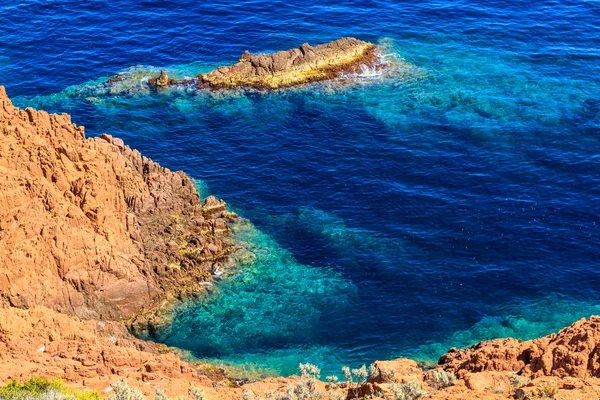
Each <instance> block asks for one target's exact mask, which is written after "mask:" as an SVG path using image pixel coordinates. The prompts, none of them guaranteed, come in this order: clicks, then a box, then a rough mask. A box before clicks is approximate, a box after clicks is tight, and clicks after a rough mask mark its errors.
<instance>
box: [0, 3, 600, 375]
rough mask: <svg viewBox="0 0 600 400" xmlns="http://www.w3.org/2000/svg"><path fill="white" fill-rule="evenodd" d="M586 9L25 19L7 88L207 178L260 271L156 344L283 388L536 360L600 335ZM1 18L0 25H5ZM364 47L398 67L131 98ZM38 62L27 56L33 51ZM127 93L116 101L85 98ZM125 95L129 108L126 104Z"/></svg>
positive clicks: (11, 23) (592, 62) (98, 14)
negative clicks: (172, 80) (297, 377)
mask: <svg viewBox="0 0 600 400" xmlns="http://www.w3.org/2000/svg"><path fill="white" fill-rule="evenodd" d="M599 10H600V3H599V2H597V1H578V2H575V1H564V2H560V3H558V2H550V1H543V2H538V3H536V4H535V5H532V4H531V3H530V2H525V1H503V2H466V1H458V2H456V1H454V2H434V1H424V2H420V3H419V4H418V5H415V4H412V3H411V2H390V1H371V2H366V1H365V2H341V3H340V2H332V1H324V2H320V4H319V5H315V4H311V3H309V2H294V4H287V3H283V2H276V3H273V2H266V1H261V0H256V1H246V2H239V3H236V4H234V5H231V4H224V3H223V4H222V3H215V2H191V1H185V0H184V1H177V2H170V1H144V2H141V3H139V4H138V5H135V6H132V5H131V4H129V3H127V2H123V1H114V2H110V3H103V2H97V1H90V2H86V3H85V4H81V3H80V2H74V1H64V0H63V1H56V2H52V3H47V2H41V1H33V0H32V1H24V2H18V3H14V2H13V3H12V4H8V5H2V6H0V67H1V68H2V71H3V75H2V77H1V80H0V84H4V85H6V87H7V90H8V92H9V95H10V96H12V97H13V99H14V102H15V104H17V105H19V106H35V107H39V108H44V109H48V110H50V111H66V112H69V113H71V114H72V115H73V120H74V121H76V122H77V123H80V124H83V125H85V126H86V128H87V134H88V135H99V134H101V133H103V132H109V133H111V134H113V135H115V136H119V137H122V138H123V139H125V141H126V142H127V143H128V144H129V145H131V146H132V147H135V148H138V149H139V150H140V151H141V152H142V153H144V154H145V155H147V156H149V157H151V158H153V159H154V160H156V161H158V162H160V163H161V164H163V165H165V166H167V167H169V168H172V169H183V170H185V171H186V172H188V173H189V174H190V175H192V176H193V177H195V178H197V179H199V180H201V182H202V184H203V185H204V190H205V191H207V192H208V193H211V194H215V195H217V196H219V197H222V198H223V199H225V200H226V201H227V202H228V203H229V204H230V206H231V207H232V208H233V209H234V210H236V211H237V212H239V213H240V214H242V215H243V216H244V217H246V218H249V219H250V220H251V221H252V222H253V223H254V224H255V228H247V229H245V230H242V231H240V232H238V233H237V238H238V239H239V240H240V241H244V242H246V243H248V245H247V246H248V247H249V248H250V249H251V250H252V251H254V252H255V253H256V255H257V259H256V262H255V263H254V264H252V265H250V266H246V267H245V269H243V270H242V271H243V272H242V273H240V274H239V275H237V276H235V277H234V278H232V279H231V280H229V281H227V282H225V283H223V284H222V285H221V286H220V287H218V288H215V293H214V295H213V296H212V297H210V298H208V299H205V300H203V301H201V302H199V303H198V304H190V305H188V306H187V307H185V308H184V309H182V310H181V311H180V313H179V314H178V316H177V318H176V320H175V324H174V328H176V329H173V330H172V331H171V333H165V335H164V336H162V337H161V338H160V339H162V340H164V341H166V342H167V343H169V344H173V345H177V346H180V347H182V348H186V349H189V350H192V351H193V352H194V353H195V355H196V356H197V357H199V358H209V359H211V360H218V361H221V362H228V363H234V364H236V365H247V366H248V368H255V367H256V366H259V367H264V368H266V369H267V370H268V371H271V372H273V373H284V374H289V373H293V372H296V367H297V364H298V362H313V363H316V364H320V365H321V366H322V367H323V369H324V370H325V371H324V373H331V372H338V371H339V369H340V368H341V366H342V365H344V364H350V365H352V366H354V367H357V366H359V365H360V364H362V363H368V362H371V361H373V360H375V359H383V358H392V357H398V356H410V357H414V358H421V359H428V360H433V359H435V358H437V357H438V356H439V355H441V354H442V353H444V352H445V351H446V350H447V349H448V348H450V347H453V346H465V345H468V344H471V343H473V342H475V341H478V340H482V339H489V338H494V337H501V336H516V337H520V338H525V339H527V338H532V337H537V336H540V335H544V334H547V333H549V332H552V331H555V330H557V329H559V328H561V327H563V326H564V325H566V324H569V323H571V322H573V321H574V320H576V319H579V318H581V317H584V316H589V315H590V314H592V313H599V312H600V310H599V309H598V308H599V304H600V302H599V297H600V294H599V293H598V289H597V288H598V287H600V286H599V283H600V279H599V277H598V272H597V271H598V267H599V261H598V259H599V258H598V256H599V255H600V245H599V244H598V243H599V241H598V223H599V222H598V217H597V214H598V212H597V210H598V209H599V208H600V207H599V206H600V189H599V183H600V175H599V170H600V159H599V156H598V154H600V143H599V140H598V139H599V136H598V134H599V132H600V115H599V113H600V95H599V93H600V78H599V76H600V75H599V72H600V51H599V50H598V49H599V48H600V30H599V29H598V26H597V21H598V17H600V11H599ZM8 18H10V19H9V20H8ZM349 35H352V36H355V37H358V38H360V39H363V40H370V41H375V42H379V43H381V44H382V45H384V47H385V49H386V55H387V57H392V58H393V59H395V60H396V64H397V66H398V68H397V69H395V70H394V71H393V72H392V73H388V74H384V75H382V76H372V74H370V73H366V74H364V75H363V76H359V77H353V78H352V79H349V80H347V81H344V82H333V83H322V84H314V85H309V86H307V87H304V88H298V89H293V90H289V91H282V92H274V93H258V92H246V91H226V92H214V93H209V92H206V91H197V90H194V89H191V88H179V89H174V90H164V91H159V92H156V91H151V92H147V91H143V90H138V88H139V87H140V86H139V83H140V80H143V79H144V78H147V77H148V76H150V75H151V74H154V73H156V72H157V71H158V70H159V69H160V68H162V67H164V68H166V70H167V71H168V72H170V74H171V75H174V76H178V77H184V76H193V75H195V74H197V73H199V72H206V71H208V70H210V69H212V68H214V67H215V66H216V65H219V64H220V63H230V62H233V61H235V60H236V59H237V57H239V55H240V54H241V53H242V52H243V51H244V50H246V49H249V50H250V51H252V52H254V53H256V52H260V51H275V50H279V49H287V48H291V47H294V46H297V45H298V44H300V43H302V42H310V43H321V42H325V41H329V40H333V39H336V38H338V37H340V36H349ZM32 49H34V50H32ZM119 72H125V73H127V74H129V75H130V76H132V79H131V80H128V81H127V82H125V83H124V85H123V88H122V89H123V90H119V91H113V92H110V91H107V90H105V88H103V87H102V86H98V84H99V83H100V82H102V81H103V80H104V79H106V78H108V77H110V76H113V75H115V74H116V73H119ZM130 89H131V92H132V93H128V91H129V90H130Z"/></svg>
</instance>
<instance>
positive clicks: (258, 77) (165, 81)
mask: <svg viewBox="0 0 600 400" xmlns="http://www.w3.org/2000/svg"><path fill="white" fill-rule="evenodd" d="M376 50H377V46H375V45H374V44H372V43H367V42H363V41H361V40H358V39H354V38H342V39H338V40H336V41H333V42H329V43H325V44H321V45H318V46H314V47H313V46H311V45H309V44H308V43H304V44H303V45H301V46H300V47H299V48H297V49H291V50H286V51H278V52H276V53H273V54H257V55H254V54H251V53H249V52H248V51H246V52H245V53H244V54H242V56H241V57H240V59H239V61H238V62H237V63H235V64H233V65H229V66H223V67H219V68H217V69H215V70H214V71H211V72H209V73H207V74H205V75H203V74H200V75H198V76H197V77H196V82H197V85H198V86H199V87H210V88H237V87H252V88H259V89H265V88H266V89H277V88H285V87H290V86H296V85H301V84H304V83H309V82H314V81H322V80H327V79H333V78H337V77H339V76H340V75H341V74H344V73H357V72H361V71H362V66H367V67H374V66H376V65H378V63H377V62H378V57H377V55H376ZM111 79H115V78H111ZM190 82H191V81H175V80H173V79H169V77H168V76H167V74H165V72H164V71H161V73H160V75H159V76H158V77H154V78H151V79H150V80H149V81H148V83H149V84H150V85H153V86H158V87H164V86H168V85H175V84H185V83H190Z"/></svg>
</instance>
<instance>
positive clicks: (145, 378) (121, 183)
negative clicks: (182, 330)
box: [0, 87, 600, 399]
mask: <svg viewBox="0 0 600 400" xmlns="http://www.w3.org/2000/svg"><path fill="white" fill-rule="evenodd" d="M0 124H2V136H1V142H0V144H2V145H3V148H4V149H6V150H7V151H6V152H3V156H4V157H7V159H6V160H3V162H2V163H0V167H1V168H2V171H3V173H4V175H5V177H6V181H5V182H3V186H0V189H2V192H3V194H4V195H5V197H3V201H4V203H3V204H4V205H5V206H6V207H5V208H4V209H5V210H8V211H11V210H15V211H18V212H14V211H13V213H7V214H5V215H2V217H3V219H2V230H1V231H0V233H1V234H2V235H3V236H2V237H3V239H4V238H12V239H13V240H12V241H9V240H4V241H3V242H2V243H3V246H7V247H4V248H3V249H2V254H3V256H4V257H5V259H4V263H3V264H2V273H3V275H2V276H3V281H1V282H0V294H1V297H0V299H1V300H0V305H1V307H0V312H1V313H2V318H0V350H2V351H1V352H0V381H3V382H6V381H8V380H10V379H18V380H26V379H29V378H31V377H34V376H44V377H59V378H61V379H64V380H65V381H67V382H68V384H69V385H73V386H74V387H88V388H93V389H96V390H99V391H101V392H103V393H108V392H106V391H105V390H106V389H107V388H108V385H110V383H111V382H112V381H114V380H118V379H122V378H127V379H128V380H129V383H130V384H132V385H137V386H139V387H140V388H141V389H142V390H143V391H144V392H145V393H146V394H147V395H151V394H152V393H153V391H154V386H156V385H157V384H159V385H161V387H163V389H164V390H165V391H167V392H168V394H169V395H178V394H183V393H187V389H188V386H189V384H190V382H194V383H196V384H198V385H200V386H201V387H202V388H203V390H205V391H206V393H207V394H208V396H209V397H208V398H214V399H219V398H240V399H241V398H242V397H243V396H244V394H243V393H244V391H247V390H252V391H253V392H256V393H257V395H260V396H262V395H264V393H265V392H266V391H267V390H271V389H272V388H275V389H277V390H285V387H287V385H288V384H297V383H298V382H300V381H301V379H302V378H298V377H290V378H271V379H267V380H264V381H260V382H254V383H247V384H244V385H240V383H246V382H236V381H235V380H234V379H231V378H227V377H226V376H225V374H224V371H221V370H218V369H217V370H214V369H211V368H210V367H202V366H198V365H194V364H190V363H186V362H185V361H182V360H181V358H180V357H179V356H177V354H176V352H177V351H176V350H173V349H170V348H168V347H167V346H164V345H160V344H156V343H153V342H150V341H143V340H140V339H136V338H134V337H133V336H132V335H131V333H129V331H128V329H127V328H126V327H128V328H129V329H130V330H133V331H135V332H138V334H139V332H144V329H148V330H151V329H155V328H157V327H160V326H163V324H165V323H168V320H164V319H163V317H164V315H165V314H164V312H165V310H169V307H172V306H173V304H176V303H177V302H178V301H182V300H185V299H188V298H193V297H194V296H200V295H202V294H203V293H204V292H205V288H204V286H203V285H199V283H201V282H206V281H209V282H210V281H211V279H214V278H213V274H214V272H215V270H216V269H217V268H218V267H219V265H221V266H222V264H223V263H225V262H227V261H226V259H227V258H228V257H230V256H231V255H232V254H233V253H234V251H235V247H234V246H233V245H232V244H231V243H227V240H226V239H225V238H226V237H227V232H228V229H229V228H228V225H227V224H228V223H236V221H237V220H238V219H237V216H235V215H232V214H230V213H228V212H227V210H226V205H225V203H224V202H222V201H219V200H217V199H215V198H213V197H208V198H207V199H205V201H204V202H200V198H199V195H198V193H197V191H196V188H195V186H194V184H193V183H192V182H191V179H190V178H189V177H187V175H185V174H184V173H182V172H171V171H170V170H168V169H165V168H162V167H160V166H159V165H158V164H156V163H154V162H152V161H151V160H149V159H147V158H145V157H143V156H141V155H140V154H139V152H136V151H135V150H132V149H130V148H129V147H127V146H126V145H125V144H124V143H123V142H122V141H120V140H119V139H116V138H113V137H111V136H109V135H103V136H102V137H100V138H93V139H85V134H84V129H83V128H82V127H78V126H76V125H73V124H72V123H71V121H70V117H69V116H67V115H66V114H63V115H60V116H59V115H56V114H52V115H49V114H47V113H45V112H43V111H35V110H33V109H27V110H19V109H16V108H14V107H13V106H12V104H11V102H10V100H9V99H8V97H7V95H6V92H5V90H4V88H3V87H0ZM40 154H41V155H40ZM35 156H37V157H39V159H35V158H34V160H33V161H31V160H32V158H31V157H35ZM38 165H42V166H43V167H37V166H38ZM19 183H22V185H20V184H19ZM21 190H30V192H28V193H27V195H24V194H23V193H21V192H19V191H21ZM15 193H16V194H15ZM21 202H25V205H26V206H27V208H26V209H28V210H30V211H29V212H31V214H30V215H28V214H27V213H23V212H22V211H21V210H23V209H24V208H23V206H22V203H21ZM14 216H16V221H17V222H18V223H10V221H11V220H15V218H14ZM45 219H46V220H45ZM48 221H51V222H52V223H48ZM44 222H46V225H48V226H50V228H48V229H46V228H43V229H37V228H36V227H37V226H38V224H42V223H44ZM86 227H89V229H85V228H86ZM157 232H160V234H159V233H157ZM71 235H74V236H71ZM163 235H164V236H163ZM21 238H22V239H23V241H18V240H16V239H21ZM90 238H91V240H90ZM174 238H179V239H180V242H173V239H174ZM88 240H90V241H89V242H88ZM77 241H79V242H83V243H86V244H87V246H89V247H90V248H91V249H92V250H93V251H92V253H90V252H89V251H88V250H86V249H88V247H85V248H84V249H83V250H82V251H81V252H79V253H71V252H70V251H72V248H70V247H69V246H70V244H71V243H76V242H77ZM172 242H173V243H172ZM65 243H66V244H67V245H66V246H65V245H64V244H65ZM60 244H62V246H61V245H60ZM23 245H26V246H29V247H28V248H23V247H21V246H23ZM11 246H13V247H11ZM24 249H25V251H23V250H24ZM165 249H166V250H165ZM90 254H92V257H91V259H90V261H85V260H86V258H85V257H89V255H90ZM115 254H116V256H115ZM157 254H161V255H163V254H167V255H168V256H167V258H164V257H159V256H158V255H157ZM31 255H34V256H35V257H34V259H33V260H28V259H29V258H31V257H30V256H31ZM39 257H47V258H39ZM113 259H116V260H117V262H118V264H117V265H115V264H113V263H112V262H108V263H103V262H102V261H103V260H113ZM32 262H33V264H32ZM177 263H179V267H178V268H177V267H176V265H177ZM17 264H18V265H17ZM33 265H39V266H42V269H41V270H40V269H38V270H37V271H38V272H37V273H33V271H36V268H35V267H33ZM169 266H172V267H169ZM182 269H183V270H185V272H186V273H185V274H180V273H179V271H181V270H182ZM27 271H29V273H27ZM24 273H25V275H23V274H24ZM14 274H21V275H22V276H21V275H14ZM94 276H96V277H101V279H98V278H95V279H91V278H90V277H94ZM4 277H7V278H4ZM82 277H85V279H84V278H82ZM86 279H88V280H86ZM46 281H48V282H51V285H46V284H45V283H46ZM57 288H59V290H55V289H57ZM140 288H141V289H140ZM51 290H55V291H54V292H52V291H51ZM115 292H116V293H117V294H118V295H113V293H115ZM141 293H143V294H141ZM140 296H141V299H140ZM140 300H141V301H140ZM599 321H600V320H598V319H597V318H592V319H590V320H589V321H579V322H577V323H576V324H574V325H573V326H572V327H571V328H566V329H564V330H563V331H561V333H560V334H559V335H550V336H548V337H545V338H541V339H539V340H535V341H529V342H522V341H518V340H514V339H505V340H495V341H491V342H485V343H482V344H478V345H475V346H472V347H470V348H468V349H465V350H462V351H457V350H451V351H450V352H449V353H448V354H447V355H445V356H443V357H442V358H441V359H440V363H439V365H438V367H436V369H437V370H440V369H443V370H445V371H447V372H448V373H452V374H454V375H456V377H457V379H458V380H457V382H456V383H455V384H453V385H451V386H448V387H446V388H441V389H440V388H437V389H435V388H434V387H433V386H432V385H429V384H428V383H427V381H428V380H431V379H432V378H431V376H432V372H430V371H423V370H422V369H420V368H419V367H418V365H417V364H416V363H415V362H414V361H410V360H406V359H400V360H396V361H390V362H388V363H389V364H385V362H382V363H379V364H377V365H376V367H375V368H376V369H378V370H379V371H380V372H379V376H382V375H385V373H383V372H382V368H383V369H385V368H391V369H393V370H394V371H396V372H395V374H397V375H395V376H396V377H394V378H393V379H387V378H386V379H383V381H381V382H378V381H377V380H375V379H373V380H372V381H370V382H367V381H365V382H364V383H363V384H361V385H360V391H361V392H360V393H362V394H369V395H375V394H376V393H379V392H381V393H387V392H389V391H390V390H391V386H389V385H391V384H392V382H389V381H390V380H391V381H394V383H396V384H404V383H406V382H408V381H411V380H414V381H417V382H420V383H422V384H423V385H424V387H425V388H427V389H428V390H430V391H431V392H430V398H461V396H463V397H462V398H465V397H464V396H465V395H466V396H471V395H474V394H475V393H478V394H481V395H484V396H488V397H489V398H506V396H508V395H510V396H513V395H514V394H513V393H512V392H515V394H516V390H518V389H519V390H522V392H523V393H525V394H527V393H529V392H532V393H533V392H534V391H537V390H538V386H539V385H540V384H541V383H540V382H542V383H543V382H552V384H553V385H555V386H556V391H557V393H559V391H560V390H563V392H562V393H567V395H568V396H571V395H572V396H582V393H583V394H584V395H589V394H590V393H591V392H589V391H588V390H593V391H597V390H598V387H600V385H598V383H597V382H596V380H595V378H591V377H597V376H598V374H599V373H600V369H599V368H597V365H596V363H597V361H598V356H597V354H596V348H597V347H596V346H597V345H596V343H597V342H598V338H599V337H600V333H599V331H600V322H599ZM561 335H562V336H561ZM573 354H576V356H573ZM17 364H18V365H19V367H18V368H15V365H17ZM517 372H518V373H519V374H521V375H524V376H528V377H531V378H532V381H531V382H529V383H527V385H524V386H523V387H518V388H516V387H513V386H515V385H513V384H512V383H511V380H510V379H511V376H514V375H515V373H517ZM478 374H479V375H478ZM540 380H541V381H540ZM477 382H479V383H477ZM481 382H483V383H481ZM490 382H491V383H490ZM369 385H370V386H369ZM386 385H388V386H386ZM490 385H491V386H490ZM496 386H497V387H496ZM318 387H319V390H322V391H323V392H324V393H326V392H327V391H328V390H327V389H326V388H325V386H324V383H319V384H318ZM499 387H503V388H504V392H502V393H497V391H498V388H499ZM527 388H529V389H527ZM356 389H358V386H356V387H352V385H350V384H347V386H345V387H344V386H340V387H339V388H338V389H335V390H336V392H335V393H338V394H339V393H350V392H353V391H354V390H356ZM434 389H435V390H434ZM490 389H491V390H490ZM513 389H514V390H513ZM511 391H512V392H511ZM594 393H596V392H594ZM349 395H350V394H349ZM501 396H505V397H501ZM467 398H468V397H467ZM556 398H571V397H556ZM573 398H575V397H573Z"/></svg>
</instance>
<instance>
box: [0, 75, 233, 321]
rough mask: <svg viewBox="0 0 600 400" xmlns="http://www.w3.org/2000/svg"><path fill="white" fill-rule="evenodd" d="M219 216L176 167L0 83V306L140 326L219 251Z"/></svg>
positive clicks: (210, 266)
mask: <svg viewBox="0 0 600 400" xmlns="http://www.w3.org/2000/svg"><path fill="white" fill-rule="evenodd" d="M228 217H230V215H229V214H227V213H226V206H225V203H223V202H219V201H217V200H216V199H214V198H208V199H206V201H205V203H204V204H202V203H201V202H200V198H199V196H198V193H197V191H196V189H195V187H194V183H193V181H192V180H191V179H190V178H189V177H188V176H187V175H185V174H184V173H183V172H172V171H170V170H168V169H166V168H163V167H161V166H160V165H158V164H156V163H154V162H153V161H152V160H150V159H148V158H146V157H143V156H142V155H141V154H140V153H139V152H138V151H137V150H132V149H130V148H129V147H128V146H125V145H124V143H123V142H122V141H121V140H120V139H116V138H112V137H111V136H109V135H103V136H102V137H101V138H92V139H86V138H85V136H84V129H83V127H78V126H76V125H74V124H72V123H71V119H70V117H69V116H68V115H66V114H62V115H56V114H52V115H49V114H48V113H46V112H44V111H36V110H33V109H31V108H28V109H26V110H19V109H17V108H15V107H13V105H12V103H11V102H10V100H9V99H8V97H7V96H6V92H5V90H4V88H3V87H0V304H1V305H3V306H12V307H18V308H23V309H26V308H31V307H36V306H44V307H48V308H51V309H54V310H56V311H59V312H62V313H65V314H68V315H74V316H77V317H80V318H84V319H91V318H95V319H108V320H131V321H133V322H135V324H137V325H139V326H140V327H142V329H144V328H145V327H146V326H147V325H148V323H149V322H150V324H151V325H152V323H153V318H155V316H160V314H161V313H160V312H158V311H159V310H161V309H162V308H165V307H167V306H168V304H171V303H172V302H173V301H174V300H176V299H178V298H184V297H188V296H194V295H198V294H201V293H203V292H204V291H205V290H206V289H205V286H201V285H199V284H198V283H199V282H204V281H210V280H211V279H212V278H211V273H212V271H214V270H215V269H216V268H217V267H219V266H220V265H221V264H223V263H226V262H227V261H228V254H229V253H230V252H231V251H232V250H233V247H232V245H230V244H228V243H226V242H225V241H224V240H223V239H224V236H225V235H226V234H227V231H228V226H227V224H228ZM159 322H160V321H158V320H157V321H154V323H159Z"/></svg>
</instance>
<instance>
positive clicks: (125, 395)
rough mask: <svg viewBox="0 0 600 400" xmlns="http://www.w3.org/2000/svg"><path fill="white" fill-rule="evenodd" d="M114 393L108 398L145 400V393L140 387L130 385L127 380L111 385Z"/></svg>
mask: <svg viewBox="0 0 600 400" xmlns="http://www.w3.org/2000/svg"><path fill="white" fill-rule="evenodd" d="M110 387H111V388H112V390H113V391H112V393H111V394H110V396H108V400H144V395H143V394H142V392H141V391H140V389H138V388H134V387H129V385H128V384H127V382H126V381H125V380H122V381H117V382H115V383H113V384H111V385H110Z"/></svg>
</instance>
